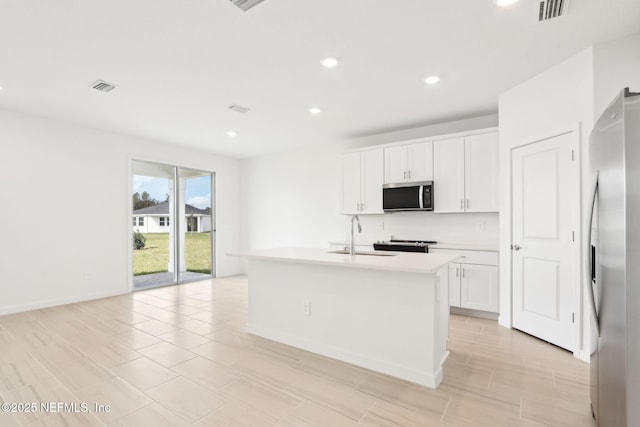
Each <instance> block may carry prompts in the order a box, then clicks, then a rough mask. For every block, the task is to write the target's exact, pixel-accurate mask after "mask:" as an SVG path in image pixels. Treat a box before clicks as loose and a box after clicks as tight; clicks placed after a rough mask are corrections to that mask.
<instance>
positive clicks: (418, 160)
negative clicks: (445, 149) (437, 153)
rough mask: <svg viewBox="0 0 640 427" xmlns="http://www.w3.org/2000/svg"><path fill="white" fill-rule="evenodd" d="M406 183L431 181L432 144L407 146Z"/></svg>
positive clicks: (428, 142)
mask: <svg viewBox="0 0 640 427" xmlns="http://www.w3.org/2000/svg"><path fill="white" fill-rule="evenodd" d="M407 169H408V177H407V180H408V181H432V180H433V142H431V141H427V142H419V143H417V144H409V145H407Z"/></svg>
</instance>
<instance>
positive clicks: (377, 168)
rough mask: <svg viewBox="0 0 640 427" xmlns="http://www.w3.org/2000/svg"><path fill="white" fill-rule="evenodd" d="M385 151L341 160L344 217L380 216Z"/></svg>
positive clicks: (365, 152)
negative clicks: (346, 215)
mask: <svg viewBox="0 0 640 427" xmlns="http://www.w3.org/2000/svg"><path fill="white" fill-rule="evenodd" d="M382 180H383V152H382V148H377V149H373V150H365V151H358V152H350V153H345V154H343V156H342V185H343V188H342V190H343V191H342V197H343V200H342V203H343V204H342V206H343V209H342V213H344V214H349V215H358V214H381V213H383V211H382Z"/></svg>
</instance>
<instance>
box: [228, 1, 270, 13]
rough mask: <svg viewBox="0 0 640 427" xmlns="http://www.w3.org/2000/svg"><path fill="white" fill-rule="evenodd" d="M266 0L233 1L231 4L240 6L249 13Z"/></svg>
mask: <svg viewBox="0 0 640 427" xmlns="http://www.w3.org/2000/svg"><path fill="white" fill-rule="evenodd" d="M263 1H264V0H231V3H233V4H235V5H236V6H238V7H239V8H240V9H242V10H243V11H245V12H246V11H247V10H249V9H251V8H252V7H254V6H256V5H257V4H259V3H262V2H263Z"/></svg>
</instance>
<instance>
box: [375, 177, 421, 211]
mask: <svg viewBox="0 0 640 427" xmlns="http://www.w3.org/2000/svg"><path fill="white" fill-rule="evenodd" d="M382 208H383V210H384V211H385V212H396V211H432V210H433V181H421V182H403V183H399V184H384V185H383V186H382Z"/></svg>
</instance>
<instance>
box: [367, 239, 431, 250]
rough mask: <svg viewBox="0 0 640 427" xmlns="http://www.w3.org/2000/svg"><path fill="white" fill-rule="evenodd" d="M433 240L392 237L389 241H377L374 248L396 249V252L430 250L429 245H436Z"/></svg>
mask: <svg viewBox="0 0 640 427" xmlns="http://www.w3.org/2000/svg"><path fill="white" fill-rule="evenodd" d="M436 243H438V242H436V241H433V240H396V239H391V240H389V241H388V242H381V241H378V242H375V243H374V244H373V249H375V250H376V251H396V252H423V253H428V252H429V245H435V244H436Z"/></svg>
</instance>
